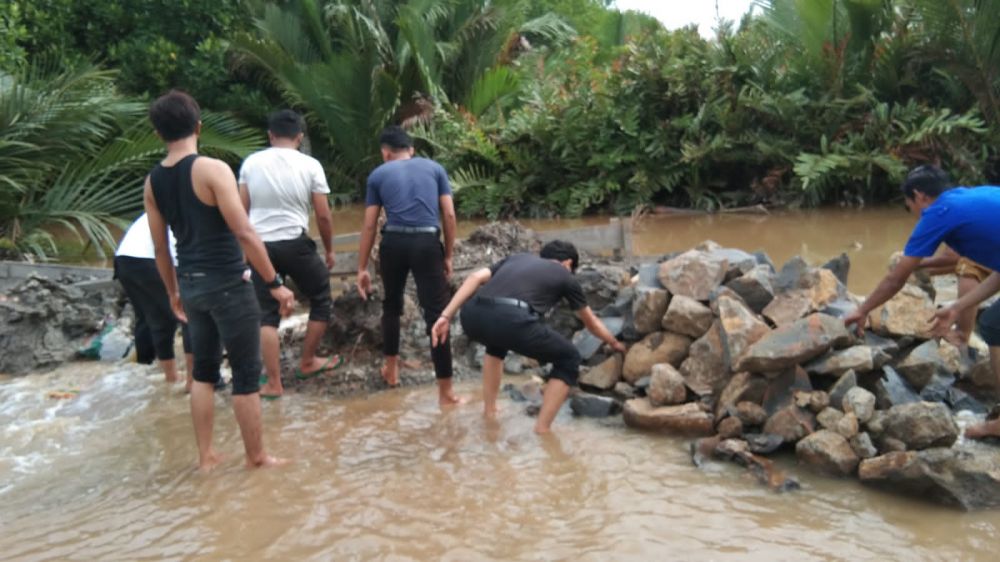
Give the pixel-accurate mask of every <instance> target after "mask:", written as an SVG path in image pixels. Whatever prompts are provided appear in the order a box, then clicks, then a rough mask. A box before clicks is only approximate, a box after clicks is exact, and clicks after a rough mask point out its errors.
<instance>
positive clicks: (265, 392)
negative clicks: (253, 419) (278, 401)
mask: <svg viewBox="0 0 1000 562" xmlns="http://www.w3.org/2000/svg"><path fill="white" fill-rule="evenodd" d="M284 393H285V389H284V388H283V387H282V386H281V385H279V384H271V383H270V381H268V383H267V384H265V385H264V386H262V387H260V397H261V398H268V397H274V398H278V397H280V396H281V395H283V394H284Z"/></svg>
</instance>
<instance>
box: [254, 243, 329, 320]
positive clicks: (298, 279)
mask: <svg viewBox="0 0 1000 562" xmlns="http://www.w3.org/2000/svg"><path fill="white" fill-rule="evenodd" d="M264 247H265V248H266V249H267V257H268V258H270V260H271V264H272V265H274V269H275V270H276V271H277V272H278V273H280V274H281V275H282V276H283V277H291V278H292V281H295V286H296V287H298V289H299V292H301V293H302V294H303V295H305V297H306V298H308V299H309V320H313V321H317V322H329V321H330V312H331V310H332V308H333V300H332V299H331V298H330V271H329V270H328V269H327V268H326V263H324V262H323V258H321V257H320V256H319V254H318V253H317V252H316V242H315V241H314V240H313V239H312V238H310V237H309V236H308V235H306V234H303V235H302V236H299V237H298V238H293V239H291V240H279V241H277V242H264ZM253 285H254V290H255V291H256V293H257V301H258V302H259V303H260V312H261V317H260V324H261V326H274V327H277V326H278V323H279V322H280V321H281V314H280V313H279V310H280V305H279V304H278V301H276V300H274V297H272V296H271V291H270V290H269V289H268V288H267V287H265V286H264V280H263V279H261V277H260V275H258V274H257V271H256V270H254V272H253Z"/></svg>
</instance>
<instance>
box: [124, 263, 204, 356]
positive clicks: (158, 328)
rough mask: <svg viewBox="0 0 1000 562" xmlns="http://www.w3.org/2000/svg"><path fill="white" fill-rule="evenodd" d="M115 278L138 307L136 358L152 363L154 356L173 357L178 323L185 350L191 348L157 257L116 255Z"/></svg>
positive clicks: (134, 307) (135, 333)
mask: <svg viewBox="0 0 1000 562" xmlns="http://www.w3.org/2000/svg"><path fill="white" fill-rule="evenodd" d="M115 278H116V279H118V282H119V283H121V285H122V288H123V289H124V290H125V296H127V297H128V300H129V302H130V303H132V309H133V310H134V311H135V325H134V326H133V327H132V331H133V337H134V338H135V351H136V361H138V362H139V363H145V364H149V363H152V362H153V358H154V357H155V358H156V359H159V360H161V361H167V360H171V359H173V358H174V336H175V335H176V334H177V327H178V325H180V326H181V334H182V339H183V342H184V352H185V353H190V352H191V341H190V339H189V337H188V331H187V328H186V327H185V326H184V325H183V324H181V323H180V322H179V321H178V320H177V318H176V317H175V316H174V312H173V310H172V309H171V308H170V297H169V296H168V295H167V287H166V286H165V285H164V284H163V280H162V279H161V278H160V272H159V270H157V269H156V260H154V259H148V258H135V257H131V256H116V257H115Z"/></svg>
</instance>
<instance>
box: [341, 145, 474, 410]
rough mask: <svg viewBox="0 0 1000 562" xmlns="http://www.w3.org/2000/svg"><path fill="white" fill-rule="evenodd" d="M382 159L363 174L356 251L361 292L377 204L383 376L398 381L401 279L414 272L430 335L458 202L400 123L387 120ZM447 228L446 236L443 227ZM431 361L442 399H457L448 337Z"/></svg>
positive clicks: (443, 289) (440, 306)
mask: <svg viewBox="0 0 1000 562" xmlns="http://www.w3.org/2000/svg"><path fill="white" fill-rule="evenodd" d="M379 144H380V145H381V147H382V160H383V161H384V163H383V164H382V165H381V166H379V167H378V168H376V169H375V170H374V171H373V172H372V173H371V175H369V176H368V187H367V194H366V197H365V205H366V208H365V219H364V224H363V225H362V228H361V242H360V248H359V252H358V280H357V281H358V291H359V292H360V293H361V296H362V298H367V296H368V294H369V293H370V292H371V276H370V275H369V273H368V258H369V255H370V254H371V250H372V246H373V245H374V242H375V228H376V224H377V223H378V217H379V213H380V211H381V209H385V215H386V224H385V227H383V229H382V242H381V243H380V244H379V256H380V259H379V265H380V267H381V274H382V287H383V290H384V293H385V294H384V300H383V301H382V354H383V355H384V356H385V362H384V364H383V365H382V376H383V377H384V378H385V380H386V382H387V383H388V384H389V385H390V386H395V385H397V384H399V318H400V316H401V315H402V314H403V291H404V289H405V288H406V278H407V276H408V275H409V273H410V272H411V271H412V272H413V280H414V281H415V282H416V284H417V299H418V300H419V301H420V308H421V309H423V314H424V320H425V321H426V323H427V334H428V335H430V328H431V326H432V325H433V324H434V321H435V320H436V319H437V317H438V316H439V315H440V314H441V311H442V310H444V307H445V306H447V305H448V300H449V299H450V298H451V290H450V288H449V286H448V277H449V276H450V275H451V256H452V249H453V248H454V244H455V229H456V221H455V205H454V203H453V201H452V197H451V186H450V185H449V184H448V173H447V172H445V170H444V168H443V167H441V165H440V164H438V163H437V162H435V161H433V160H429V159H427V158H418V157H414V156H413V140H412V139H411V138H410V135H408V134H407V133H406V131H404V130H403V129H402V128H400V127H398V126H390V127H386V128H385V130H383V131H382V134H381V136H380V137H379ZM442 230H443V231H444V243H443V244H442V243H441V239H440V233H441V231H442ZM431 361H432V362H433V363H434V375H435V377H436V378H437V384H438V399H439V401H440V403H441V405H450V404H457V403H459V402H461V400H460V399H459V398H458V397H457V396H455V393H454V392H453V391H452V384H451V376H452V365H451V342H450V341H445V342H443V343H442V344H441V345H437V346H434V347H432V348H431Z"/></svg>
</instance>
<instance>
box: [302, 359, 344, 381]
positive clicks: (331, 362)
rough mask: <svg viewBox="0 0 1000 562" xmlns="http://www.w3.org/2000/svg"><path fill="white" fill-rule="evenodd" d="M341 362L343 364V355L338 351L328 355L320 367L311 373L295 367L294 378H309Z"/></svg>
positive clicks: (338, 365) (339, 364) (333, 367)
mask: <svg viewBox="0 0 1000 562" xmlns="http://www.w3.org/2000/svg"><path fill="white" fill-rule="evenodd" d="M343 364H344V356H343V355H341V354H339V353H338V354H337V355H333V356H330V357H328V358H327V359H326V363H323V366H322V367H320V368H319V369H316V370H315V371H313V372H311V373H303V372H302V369H295V378H297V379H299V380H300V381H304V380H309V379H311V378H313V377H315V376H317V375H321V374H323V373H325V372H327V371H332V370H334V369H336V368H337V367H340V366H341V365H343Z"/></svg>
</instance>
